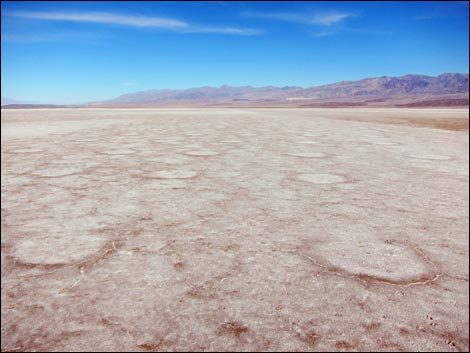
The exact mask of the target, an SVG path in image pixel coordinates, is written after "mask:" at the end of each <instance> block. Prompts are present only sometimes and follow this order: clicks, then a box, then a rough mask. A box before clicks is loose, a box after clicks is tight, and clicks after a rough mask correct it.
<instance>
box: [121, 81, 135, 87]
mask: <svg viewBox="0 0 470 353" xmlns="http://www.w3.org/2000/svg"><path fill="white" fill-rule="evenodd" d="M122 85H123V86H128V87H131V86H137V85H138V83H137V82H124V83H123V84H122Z"/></svg>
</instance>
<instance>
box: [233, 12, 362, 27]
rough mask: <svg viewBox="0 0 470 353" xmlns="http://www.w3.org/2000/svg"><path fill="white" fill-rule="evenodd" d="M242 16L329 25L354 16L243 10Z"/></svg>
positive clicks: (340, 13) (330, 13) (341, 13)
mask: <svg viewBox="0 0 470 353" xmlns="http://www.w3.org/2000/svg"><path fill="white" fill-rule="evenodd" d="M242 15H243V16H244V17H250V18H263V19H270V20H278V21H286V22H294V23H302V24H306V25H317V26H331V25H334V24H338V23H340V22H342V21H344V20H345V19H347V18H350V17H354V16H356V15H355V14H353V13H350V12H340V11H329V12H314V13H294V12H244V13H243V14H242Z"/></svg>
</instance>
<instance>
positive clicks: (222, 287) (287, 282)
mask: <svg viewBox="0 0 470 353" xmlns="http://www.w3.org/2000/svg"><path fill="white" fill-rule="evenodd" d="M416 122H418V123H416ZM428 122H429V123H428ZM1 127H2V140H1V157H2V159H1V172H2V177H1V184H2V187H1V192H2V196H1V216H2V217H1V230H2V250H1V255H2V260H1V274H2V279H1V287H2V289H1V299H2V301H1V307H2V309H1V318H2V325H1V326H2V334H1V338H2V341H1V342H2V343H1V347H2V351H31V350H33V351H34V350H38V351H42V350H44V351H62V350H63V351H76V350H82V351H83V350H91V351H106V350H111V351H153V350H162V351H168V350H170V351H176V350H211V351H216V350H222V351H227V350H244V351H250V350H270V351H282V350H288V351H293V350H313V351H321V350H347V351H349V350H369V351H370V350H372V351H374V350H382V351H388V350H411V351H428V350H432V351H440V350H442V351H459V350H460V351H468V349H469V327H468V324H469V322H468V320H469V287H468V285H469V283H468V279H469V269H468V266H469V250H468V249H469V248H468V246H469V230H468V226H469V152H468V148H469V136H468V131H467V130H466V129H468V109H448V110H446V109H431V110H429V109H372V108H369V109H333V110H328V109H238V110H236V109H206V110H204V109H135V110H132V109H115V110H112V109H55V110H2V123H1Z"/></svg>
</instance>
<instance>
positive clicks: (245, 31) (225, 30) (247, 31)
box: [183, 27, 264, 36]
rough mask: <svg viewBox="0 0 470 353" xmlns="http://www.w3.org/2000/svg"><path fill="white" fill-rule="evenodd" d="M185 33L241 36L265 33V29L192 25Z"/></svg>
mask: <svg viewBox="0 0 470 353" xmlns="http://www.w3.org/2000/svg"><path fill="white" fill-rule="evenodd" d="M183 32H185V33H217V34H233V35H240V36H256V35H260V34H263V33H264V31H262V30H259V29H251V28H234V27H192V28H188V29H184V30H183Z"/></svg>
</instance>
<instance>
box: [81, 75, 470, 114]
mask: <svg viewBox="0 0 470 353" xmlns="http://www.w3.org/2000/svg"><path fill="white" fill-rule="evenodd" d="M468 93H469V81H468V74H460V73H446V74H442V75H439V76H437V77H433V76H425V75H406V76H401V77H388V76H383V77H376V78H366V79H362V80H359V81H342V82H338V83H333V84H328V85H322V86H316V87H307V88H303V87H295V86H285V87H275V86H265V87H252V86H242V87H231V86H228V85H224V86H221V87H199V88H190V89H182V90H169V89H163V90H147V91H141V92H135V93H129V94H125V95H122V96H120V97H117V98H115V99H111V100H108V101H104V102H96V103H92V104H90V105H92V106H173V105H178V106H179V105H207V106H210V105H229V106H230V105H245V106H252V105H253V106H272V105H281V106H284V105H285V106H317V105H318V106H332V107H334V106H348V105H350V106H357V105H379V106H380V105H390V104H392V105H400V104H402V105H405V106H406V105H407V104H412V105H414V106H419V105H420V104H421V103H422V104H423V105H425V106H426V105H428V106H429V105H430V106H432V105H434V104H433V103H432V102H435V104H437V105H468Z"/></svg>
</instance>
